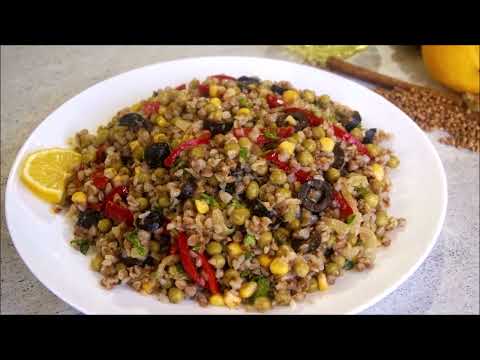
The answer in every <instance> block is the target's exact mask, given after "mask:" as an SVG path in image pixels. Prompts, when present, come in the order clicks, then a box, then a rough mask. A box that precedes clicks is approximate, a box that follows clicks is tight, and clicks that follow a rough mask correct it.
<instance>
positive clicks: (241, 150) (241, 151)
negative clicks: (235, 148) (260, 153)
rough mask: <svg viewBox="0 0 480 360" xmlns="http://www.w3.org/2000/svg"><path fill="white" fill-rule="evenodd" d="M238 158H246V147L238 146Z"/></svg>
mask: <svg viewBox="0 0 480 360" xmlns="http://www.w3.org/2000/svg"><path fill="white" fill-rule="evenodd" d="M239 156H240V159H242V160H247V159H248V149H247V148H244V147H242V148H240V152H239Z"/></svg>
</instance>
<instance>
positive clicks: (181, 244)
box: [176, 232, 205, 286]
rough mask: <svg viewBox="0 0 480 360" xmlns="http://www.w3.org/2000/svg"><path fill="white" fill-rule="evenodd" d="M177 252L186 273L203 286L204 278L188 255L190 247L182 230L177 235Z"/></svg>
mask: <svg viewBox="0 0 480 360" xmlns="http://www.w3.org/2000/svg"><path fill="white" fill-rule="evenodd" d="M176 243H177V246H178V252H179V255H180V261H181V262H182V266H183V269H184V270H185V272H186V273H187V275H188V276H189V277H190V278H191V279H192V280H193V281H194V282H196V283H197V284H199V285H200V286H205V280H204V279H203V278H202V277H201V276H200V275H199V274H198V272H197V268H196V267H195V264H194V262H193V260H192V258H191V256H190V249H189V248H188V243H187V235H185V233H184V232H181V233H179V234H178V237H177V241H176Z"/></svg>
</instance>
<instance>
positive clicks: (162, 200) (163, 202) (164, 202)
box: [157, 194, 170, 208]
mask: <svg viewBox="0 0 480 360" xmlns="http://www.w3.org/2000/svg"><path fill="white" fill-rule="evenodd" d="M157 202H158V206H160V207H161V208H167V207H169V206H170V197H169V196H168V195H167V194H162V195H160V197H159V198H158V201H157Z"/></svg>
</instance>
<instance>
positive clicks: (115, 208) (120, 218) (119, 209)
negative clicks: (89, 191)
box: [104, 201, 133, 226]
mask: <svg viewBox="0 0 480 360" xmlns="http://www.w3.org/2000/svg"><path fill="white" fill-rule="evenodd" d="M104 213H105V216H106V217H108V218H109V219H112V220H114V221H116V222H118V223H122V222H124V223H125V224H127V225H128V226H132V225H133V214H132V212H131V211H130V210H128V209H127V208H125V207H123V206H121V205H118V204H115V203H114V202H113V201H107V204H106V205H105V211H104Z"/></svg>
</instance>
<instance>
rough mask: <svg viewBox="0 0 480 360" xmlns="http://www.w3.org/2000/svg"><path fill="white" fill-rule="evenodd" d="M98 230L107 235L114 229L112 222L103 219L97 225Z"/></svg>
mask: <svg viewBox="0 0 480 360" xmlns="http://www.w3.org/2000/svg"><path fill="white" fill-rule="evenodd" d="M97 227H98V230H100V232H102V233H107V232H109V231H110V229H111V228H112V222H111V221H110V219H102V220H100V221H99V222H98V224H97Z"/></svg>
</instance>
